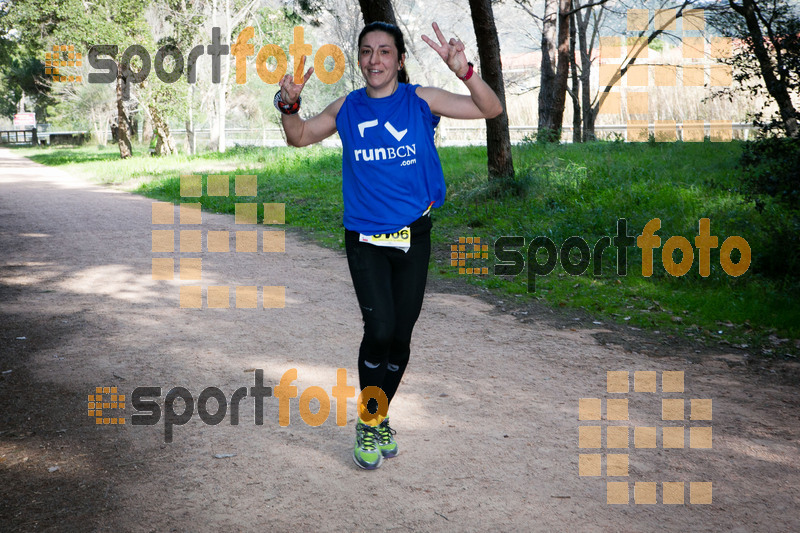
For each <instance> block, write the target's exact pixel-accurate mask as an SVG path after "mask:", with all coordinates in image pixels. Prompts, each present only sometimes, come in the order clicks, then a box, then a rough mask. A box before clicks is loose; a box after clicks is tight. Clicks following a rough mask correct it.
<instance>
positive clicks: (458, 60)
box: [422, 22, 469, 77]
mask: <svg viewBox="0 0 800 533" xmlns="http://www.w3.org/2000/svg"><path fill="white" fill-rule="evenodd" d="M433 31H434V32H435V33H436V37H437V38H438V39H439V44H436V42H435V41H434V40H433V39H431V38H430V37H428V36H427V35H423V36H422V40H423V41H425V42H426V43H428V46H430V47H431V48H433V49H434V50H436V53H437V54H439V56H440V57H441V58H442V59H443V60H444V62H445V63H447V67H448V68H449V69H450V70H452V71H453V72H455V74H456V76H459V77H464V76H466V75H467V71H468V70H469V65H467V56H466V54H465V53H464V43H462V42H461V41H459V40H458V39H456V38H452V39H450V41H446V40H445V38H444V34H442V30H440V29H439V25H438V24H436V23H435V22H434V23H433Z"/></svg>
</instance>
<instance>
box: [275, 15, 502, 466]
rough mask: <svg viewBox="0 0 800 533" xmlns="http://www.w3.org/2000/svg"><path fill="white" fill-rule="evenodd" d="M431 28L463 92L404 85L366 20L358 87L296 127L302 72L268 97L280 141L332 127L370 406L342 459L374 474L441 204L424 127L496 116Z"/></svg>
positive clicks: (394, 44)
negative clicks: (338, 143) (277, 116)
mask: <svg viewBox="0 0 800 533" xmlns="http://www.w3.org/2000/svg"><path fill="white" fill-rule="evenodd" d="M433 30H434V32H435V33H436V37H437V39H438V43H437V42H435V41H434V40H432V39H431V38H429V37H427V36H425V35H423V36H422V40H423V41H425V42H426V43H427V44H428V45H430V47H431V48H433V49H434V50H436V52H437V53H438V54H439V55H440V56H441V58H442V59H443V60H444V61H445V63H446V64H447V66H448V68H449V69H450V70H451V71H453V73H455V75H456V76H458V77H459V79H461V80H462V81H463V82H464V85H465V86H466V88H467V89H468V90H469V95H468V96H467V95H458V94H454V93H451V92H448V91H444V90H442V89H438V88H435V87H421V86H419V85H410V84H409V83H408V75H407V74H406V71H405V66H404V64H405V57H406V47H405V42H404V40H403V33H402V32H401V31H400V29H399V28H398V27H397V26H394V25H391V24H387V23H384V22H373V23H371V24H368V25H367V26H366V27H365V28H364V29H363V30H362V31H361V34H360V35H359V37H358V57H359V61H358V64H359V67H360V68H361V74H362V75H363V76H364V81H365V87H364V88H362V89H358V90H355V91H353V92H351V93H350V94H348V95H347V96H343V97H341V98H339V99H337V100H336V101H334V102H333V103H331V104H330V105H329V106H328V107H326V108H325V110H324V111H322V113H320V114H319V115H316V116H314V117H312V118H309V119H307V120H303V119H301V118H300V116H299V115H298V114H297V112H298V111H299V109H300V103H301V99H300V93H301V91H302V90H303V87H304V86H305V84H306V82H307V81H308V79H309V78H310V77H311V74H312V73H313V72H314V69H313V67H312V68H310V69H308V71H307V72H306V74H305V76H304V77H303V80H302V83H300V84H296V83H294V79H293V77H292V76H291V75H286V76H284V77H283V79H282V80H281V81H280V90H279V91H278V93H277V94H276V95H275V106H276V107H277V108H278V110H279V111H281V113H282V114H283V115H282V117H281V119H282V123H283V129H284V131H285V132H286V140H287V142H288V144H289V145H291V146H298V147H299V146H307V145H309V144H314V143H317V142H320V141H322V140H323V139H325V138H327V137H330V136H331V135H333V134H334V133H336V132H337V131H338V132H339V137H340V138H341V140H342V194H343V198H344V221H343V222H344V227H345V249H346V251H347V262H348V265H349V268H350V275H351V277H352V279H353V287H354V288H355V291H356V296H357V298H358V303H359V305H360V306H361V315H362V317H363V319H364V337H363V339H362V340H361V347H360V349H359V354H358V376H359V381H360V388H361V390H362V395H363V398H364V399H369V401H368V403H367V404H366V410H364V408H363V407H362V405H359V406H358V407H359V415H360V416H359V418H358V421H357V422H356V442H355V447H354V449H353V459H354V461H355V463H356V464H357V465H358V466H359V467H361V468H366V469H374V468H378V467H379V466H380V465H381V464H382V462H383V459H384V458H388V457H394V456H395V455H397V452H398V447H397V442H396V441H395V439H394V434H395V431H394V430H393V429H392V428H391V427H390V426H389V418H388V407H389V405H390V404H391V401H392V398H393V397H394V395H395V392H397V387H398V385H400V380H401V379H402V377H403V372H404V371H405V369H406V365H407V364H408V359H409V353H410V343H411V332H412V330H413V329H414V324H415V323H416V321H417V318H418V317H419V313H420V309H421V308H422V299H423V296H424V293H425V283H426V280H427V275H428V260H429V258H430V251H431V241H430V230H431V218H430V210H431V208H432V207H439V206H441V205H442V203H443V202H444V196H445V183H444V175H443V174H442V166H441V163H440V162H439V155H438V153H437V152H436V147H435V145H434V142H433V133H434V128H435V127H436V125H437V124H438V123H439V120H440V117H443V116H445V117H451V118H456V119H479V118H493V117H496V116H497V115H499V114H500V113H502V112H503V108H502V105H501V104H500V100H499V99H498V98H497V95H496V94H495V93H494V91H492V89H491V88H490V87H489V86H488V85H487V84H486V83H485V82H484V81H483V80H482V79H481V78H480V77H479V76H478V75H477V74H475V72H474V71H473V65H472V63H470V62H468V61H467V58H466V55H465V54H464V44H463V43H462V42H461V41H459V40H456V39H450V41H449V42H448V41H446V40H445V38H444V35H443V34H442V32H441V31H440V30H439V26H438V25H437V24H436V23H435V22H434V23H433ZM304 59H305V58H304ZM301 68H302V67H301ZM375 387H377V389H380V390H377V389H375ZM381 391H382V392H381ZM384 394H385V395H386V397H385V399H384V398H383V395H384ZM379 404H383V405H381V406H380V407H381V408H380V410H379Z"/></svg>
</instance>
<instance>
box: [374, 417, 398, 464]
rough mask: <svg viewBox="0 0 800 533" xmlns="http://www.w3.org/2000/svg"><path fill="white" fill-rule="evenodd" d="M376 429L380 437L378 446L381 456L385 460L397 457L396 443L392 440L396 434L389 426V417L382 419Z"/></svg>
mask: <svg viewBox="0 0 800 533" xmlns="http://www.w3.org/2000/svg"><path fill="white" fill-rule="evenodd" d="M377 429H378V436H379V437H380V439H379V440H378V446H379V447H380V449H381V455H383V456H384V457H385V458H387V459H388V458H389V457H394V456H395V455H397V451H398V450H397V441H395V440H394V434H395V433H397V432H396V431H395V430H393V429H392V428H391V427H390V426H389V417H386V418H384V419H383V422H381V424H380V425H379V426H378V428H377Z"/></svg>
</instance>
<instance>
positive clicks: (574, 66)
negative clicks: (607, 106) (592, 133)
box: [569, 13, 583, 143]
mask: <svg viewBox="0 0 800 533" xmlns="http://www.w3.org/2000/svg"><path fill="white" fill-rule="evenodd" d="M577 17H578V14H577V13H573V14H572V23H571V24H570V26H569V63H570V70H571V74H572V94H571V96H572V142H573V143H579V142H582V141H583V136H582V135H581V101H580V91H581V87H580V84H579V83H578V63H577V61H576V60H575V55H576V53H577V50H576V48H577V44H576V42H575V41H576V35H575V33H576V30H575V19H577Z"/></svg>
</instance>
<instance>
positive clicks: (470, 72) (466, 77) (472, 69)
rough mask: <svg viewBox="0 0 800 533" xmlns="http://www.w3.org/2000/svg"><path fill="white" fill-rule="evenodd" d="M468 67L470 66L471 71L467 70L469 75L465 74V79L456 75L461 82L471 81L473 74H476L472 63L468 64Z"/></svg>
mask: <svg viewBox="0 0 800 533" xmlns="http://www.w3.org/2000/svg"><path fill="white" fill-rule="evenodd" d="M467 65H469V69H468V70H467V73H466V74H464V77H463V78H462V77H461V76H458V75H457V74H456V76H458V79H460V80H461V81H467V80H468V79H470V78H471V77H472V73H473V72H475V69H474V68H472V67H473V65H472V62H469V63H467Z"/></svg>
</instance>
